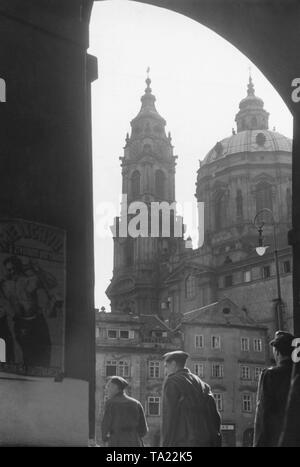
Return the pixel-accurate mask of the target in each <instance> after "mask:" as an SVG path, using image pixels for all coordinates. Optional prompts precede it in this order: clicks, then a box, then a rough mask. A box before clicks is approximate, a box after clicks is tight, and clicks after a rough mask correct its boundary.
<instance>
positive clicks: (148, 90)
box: [145, 66, 152, 93]
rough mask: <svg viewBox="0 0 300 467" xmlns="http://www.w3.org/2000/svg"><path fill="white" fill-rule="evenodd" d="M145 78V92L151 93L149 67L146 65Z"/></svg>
mask: <svg viewBox="0 0 300 467" xmlns="http://www.w3.org/2000/svg"><path fill="white" fill-rule="evenodd" d="M146 71H147V79H146V84H147V87H146V89H145V92H146V93H151V91H152V89H151V88H150V84H151V79H150V77H149V73H150V67H149V66H148V68H147V70H146Z"/></svg>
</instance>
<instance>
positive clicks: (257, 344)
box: [241, 337, 263, 352]
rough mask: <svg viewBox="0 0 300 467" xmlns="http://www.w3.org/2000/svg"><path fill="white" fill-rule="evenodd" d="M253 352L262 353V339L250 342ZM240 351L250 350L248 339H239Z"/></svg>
mask: <svg viewBox="0 0 300 467" xmlns="http://www.w3.org/2000/svg"><path fill="white" fill-rule="evenodd" d="M252 345H253V347H252V348H253V350H254V352H262V351H263V343H262V339H259V338H256V339H253V341H252ZM241 350H242V351H243V352H249V350H250V339H249V337H241Z"/></svg>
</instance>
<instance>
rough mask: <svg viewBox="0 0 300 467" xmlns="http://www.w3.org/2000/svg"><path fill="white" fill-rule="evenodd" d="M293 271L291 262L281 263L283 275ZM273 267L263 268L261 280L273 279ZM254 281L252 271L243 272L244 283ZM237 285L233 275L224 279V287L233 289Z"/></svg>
mask: <svg viewBox="0 0 300 467" xmlns="http://www.w3.org/2000/svg"><path fill="white" fill-rule="evenodd" d="M291 271H292V268H291V262H290V261H288V260H287V261H283V262H282V263H281V272H282V273H283V274H289V273H290V272H291ZM271 275H272V274H271V266H270V265H266V266H263V267H262V268H261V278H262V279H269V278H270V277H271ZM251 281H252V271H251V270H249V271H244V272H243V282H251ZM234 284H235V282H234V280H233V275H232V274H228V275H227V276H224V278H223V286H224V287H232V286H233V285H234Z"/></svg>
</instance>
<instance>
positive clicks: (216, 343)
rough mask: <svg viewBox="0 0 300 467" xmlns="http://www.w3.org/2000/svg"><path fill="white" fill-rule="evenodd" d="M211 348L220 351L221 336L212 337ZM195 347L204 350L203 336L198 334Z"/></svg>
mask: <svg viewBox="0 0 300 467" xmlns="http://www.w3.org/2000/svg"><path fill="white" fill-rule="evenodd" d="M210 342H211V348H212V349H220V348H221V336H211V341H210ZM195 347H196V349H203V348H204V336H203V335H201V334H197V335H196V336H195Z"/></svg>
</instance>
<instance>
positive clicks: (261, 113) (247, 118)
mask: <svg viewBox="0 0 300 467" xmlns="http://www.w3.org/2000/svg"><path fill="white" fill-rule="evenodd" d="M239 109H240V110H239V112H238V113H237V114H236V117H235V121H236V124H237V132H238V133H239V132H241V131H246V130H267V129H268V128H269V113H268V112H267V111H266V110H265V109H264V101H263V100H262V99H261V98H260V97H257V96H256V95H255V89H254V84H253V81H252V77H251V75H250V76H249V82H248V85H247V96H246V97H245V98H244V99H242V100H241V102H240V104H239Z"/></svg>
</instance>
